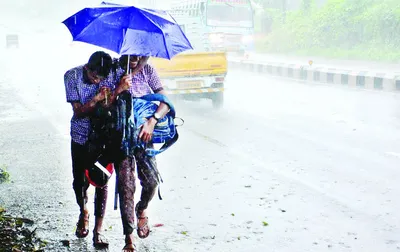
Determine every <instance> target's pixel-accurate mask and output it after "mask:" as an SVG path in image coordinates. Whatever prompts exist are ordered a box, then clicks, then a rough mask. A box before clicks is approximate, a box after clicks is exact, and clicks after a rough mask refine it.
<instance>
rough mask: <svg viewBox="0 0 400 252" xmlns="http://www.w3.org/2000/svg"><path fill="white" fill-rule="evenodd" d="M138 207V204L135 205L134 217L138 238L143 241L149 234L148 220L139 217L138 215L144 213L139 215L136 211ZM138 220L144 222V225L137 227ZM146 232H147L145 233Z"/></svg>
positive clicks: (145, 217)
mask: <svg viewBox="0 0 400 252" xmlns="http://www.w3.org/2000/svg"><path fill="white" fill-rule="evenodd" d="M138 206H139V204H137V205H136V209H135V210H136V217H137V228H136V230H137V235H138V236H139V238H141V239H144V238H147V237H148V236H149V234H150V227H149V225H148V223H149V221H148V220H149V218H148V217H147V216H144V217H143V216H140V214H143V212H144V211H141V213H140V214H139V211H138ZM140 220H145V222H144V224H142V225H140V226H139V223H140ZM146 230H147V232H146Z"/></svg>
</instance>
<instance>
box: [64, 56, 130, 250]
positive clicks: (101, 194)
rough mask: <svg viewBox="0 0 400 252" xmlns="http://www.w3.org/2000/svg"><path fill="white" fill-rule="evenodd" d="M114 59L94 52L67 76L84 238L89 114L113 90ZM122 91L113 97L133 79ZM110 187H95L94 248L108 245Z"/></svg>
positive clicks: (80, 230) (79, 231) (79, 230)
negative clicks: (106, 222) (104, 228)
mask: <svg viewBox="0 0 400 252" xmlns="http://www.w3.org/2000/svg"><path fill="white" fill-rule="evenodd" d="M112 67H113V62H112V58H111V56H110V55H109V54H107V53H105V52H103V51H97V52H95V53H93V54H92V55H91V56H90V58H89V61H88V63H87V64H85V65H82V66H78V67H75V68H72V69H70V70H68V71H67V72H66V73H65V75H64V84H65V91H66V99H67V102H68V103H71V105H72V109H73V116H72V118H71V131H70V133H71V157H72V173H73V189H74V192H75V196H76V202H77V204H78V206H79V209H80V215H79V219H78V223H77V227H76V232H75V235H76V236H77V237H79V238H84V237H86V236H87V235H88V233H89V212H88V209H87V206H86V204H87V201H88V196H87V189H88V187H89V182H88V181H87V179H86V178H85V169H87V168H88V167H90V166H91V165H92V163H91V162H92V161H93V160H90V159H89V158H88V157H89V148H88V137H89V132H90V114H91V112H93V110H94V108H95V106H96V104H97V103H98V102H101V101H103V100H104V99H105V95H104V93H103V92H99V90H100V88H102V87H108V88H110V90H113V89H114V83H113V81H112V79H111V77H110V76H111V75H110V72H111V69H112ZM119 84H120V86H121V87H120V88H119V89H117V90H115V93H114V95H117V94H118V93H119V92H122V91H123V90H122V87H123V86H129V85H130V79H129V78H127V77H125V78H122V79H121V82H120V83H119ZM107 192H108V187H107V185H105V186H104V187H102V188H100V187H96V192H95V199H94V215H95V226H94V229H93V245H94V246H95V247H107V246H108V242H107V241H106V239H105V238H104V236H103V235H101V230H102V224H103V218H104V214H105V209H106V204H107Z"/></svg>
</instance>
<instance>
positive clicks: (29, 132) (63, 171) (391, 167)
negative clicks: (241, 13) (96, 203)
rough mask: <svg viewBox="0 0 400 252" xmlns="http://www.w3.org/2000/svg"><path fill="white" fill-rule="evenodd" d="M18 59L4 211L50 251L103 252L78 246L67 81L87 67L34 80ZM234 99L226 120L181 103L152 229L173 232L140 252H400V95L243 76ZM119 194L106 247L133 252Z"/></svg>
mask: <svg viewBox="0 0 400 252" xmlns="http://www.w3.org/2000/svg"><path fill="white" fill-rule="evenodd" d="M29 53H30V56H31V57H34V54H35V52H29ZM36 54H37V55H38V56H40V53H39V52H36ZM12 55H13V56H14V59H13V60H10V61H7V64H6V65H5V64H4V62H2V67H3V69H6V73H7V74H8V75H9V76H8V77H12V78H11V79H10V78H6V77H5V78H3V79H2V80H0V89H1V92H0V107H1V109H0V113H1V120H0V134H1V136H2V137H1V142H0V145H1V147H2V148H1V149H0V157H1V160H0V164H6V165H7V166H8V169H9V171H10V173H11V177H12V180H13V183H12V184H9V185H1V186H0V188H1V189H0V205H5V206H6V207H7V208H8V209H9V210H12V211H15V212H17V213H19V214H21V215H22V214H23V215H24V216H25V217H28V218H32V219H34V220H36V221H37V222H36V224H37V225H38V230H37V233H38V234H39V235H40V236H42V237H43V238H45V239H46V240H48V241H50V244H49V247H50V248H51V249H50V250H49V251H94V249H93V248H92V245H91V234H90V235H89V237H88V238H87V239H85V240H79V239H77V238H75V237H74V227H75V222H76V220H77V217H78V210H77V207H76V205H75V199H74V195H73V191H72V187H71V183H72V173H71V168H70V167H71V163H70V158H69V157H70V154H69V135H68V132H69V130H68V123H69V119H70V116H71V110H70V106H69V105H68V104H66V103H65V102H64V100H65V99H64V87H63V83H62V81H63V80H62V74H63V73H64V72H65V70H66V68H67V67H69V66H70V65H71V64H72V63H75V62H70V61H68V60H67V59H68V58H63V59H65V60H63V61H61V60H60V61H58V62H57V63H58V64H56V62H54V58H53V57H52V55H51V54H49V55H47V56H43V55H42V60H43V61H41V64H35V65H31V67H30V68H27V69H24V70H23V71H22V70H21V68H18V66H19V65H20V63H21V62H24V61H23V59H24V55H20V54H18V53H16V54H12ZM65 55H66V53H65V52H63V53H60V56H65ZM52 60H53V61H52ZM41 69H51V70H52V71H51V72H48V73H46V74H43V73H42V72H41V71H40V70H41ZM227 88H228V89H227V91H226V103H225V108H224V109H222V110H221V111H213V110H212V108H211V104H210V103H209V102H208V101H202V102H182V103H179V104H178V116H180V117H183V118H184V119H185V125H184V127H182V128H180V129H179V130H180V131H179V132H180V141H179V142H178V143H177V144H176V145H175V146H174V147H172V148H171V149H170V150H169V151H167V152H166V153H163V154H161V155H160V156H159V158H158V161H159V167H160V172H161V174H162V176H163V178H164V184H162V185H161V190H162V194H163V198H164V200H163V201H159V200H158V198H155V199H154V200H153V201H152V203H151V206H150V211H149V214H150V216H149V217H150V222H151V224H152V225H154V224H156V223H162V224H164V226H163V227H158V228H156V227H154V228H153V232H152V233H151V235H150V237H149V238H148V239H146V240H140V241H138V249H139V251H201V252H203V251H215V252H225V251H226V252H228V251H257V252H258V251H260V252H261V251H279V252H281V251H283V252H286V251H287V252H289V251H290V252H292V251H338V252H339V251H340V252H342V251H352V252H353V251H363V252H364V251H366V252H370V251H371V252H373V251H399V250H400V241H399V238H398V237H399V234H400V228H399V224H400V214H399V213H398V211H396V210H397V209H398V208H399V207H400V199H399V197H398V195H399V192H400V184H399V183H398V179H399V178H400V176H399V175H400V172H399V171H398V164H399V161H400V141H399V138H400V137H399V134H398V130H399V128H400V111H399V108H400V106H399V105H400V101H399V94H397V93H388V92H372V91H365V90H358V89H350V88H347V87H339V86H329V85H316V84H305V83H300V82H287V81H282V80H280V79H277V78H272V77H266V76H260V75H256V74H254V73H246V72H238V71H230V72H229V75H228V80H227ZM15 94H18V96H15ZM113 181H114V180H113V179H112V180H111V182H113ZM110 188H111V191H110V196H109V202H108V212H107V216H106V219H105V225H104V227H105V228H106V229H107V231H106V232H105V235H106V236H107V237H108V238H109V240H110V242H111V244H110V249H109V251H120V249H121V248H122V247H123V236H122V225H121V222H120V218H119V211H114V210H113V188H114V186H113V183H111V185H110ZM139 191H140V190H138V191H137V196H139ZM90 195H91V196H93V190H91V194H90ZM91 202H92V201H91ZM89 206H90V209H91V212H92V213H93V211H92V209H93V205H92V204H90V205H89ZM90 220H91V223H90V229H92V228H93V218H91V219H90ZM267 223H268V225H266V224H267ZM64 239H67V240H70V241H71V248H70V249H66V248H63V247H62V246H60V242H59V241H60V240H64Z"/></svg>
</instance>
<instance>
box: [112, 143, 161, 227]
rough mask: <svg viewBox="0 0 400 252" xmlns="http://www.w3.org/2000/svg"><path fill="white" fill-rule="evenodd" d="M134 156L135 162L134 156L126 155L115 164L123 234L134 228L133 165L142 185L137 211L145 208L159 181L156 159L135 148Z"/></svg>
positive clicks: (134, 186)
mask: <svg viewBox="0 0 400 252" xmlns="http://www.w3.org/2000/svg"><path fill="white" fill-rule="evenodd" d="M134 157H135V158H136V164H135V158H133V157H126V158H125V159H123V160H122V161H121V162H119V163H118V164H116V165H115V169H116V172H118V192H119V202H120V211H121V218H122V225H123V231H124V235H129V234H132V232H133V230H134V229H135V202H134V195H135V191H136V181H135V166H136V165H137V173H138V178H139V180H140V185H141V186H142V193H141V197H140V201H139V202H138V206H137V210H138V211H143V210H145V209H147V206H148V204H149V202H150V201H151V200H152V199H153V197H154V194H155V192H156V188H157V185H158V183H159V180H158V174H157V163H156V159H155V158H154V157H149V156H147V155H146V154H145V152H144V151H143V149H136V150H135V152H134Z"/></svg>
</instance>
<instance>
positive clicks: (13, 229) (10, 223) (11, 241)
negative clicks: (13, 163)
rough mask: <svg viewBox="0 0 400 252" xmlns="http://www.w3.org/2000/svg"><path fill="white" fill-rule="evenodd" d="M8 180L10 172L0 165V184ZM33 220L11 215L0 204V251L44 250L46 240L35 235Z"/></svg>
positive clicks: (27, 251)
mask: <svg viewBox="0 0 400 252" xmlns="http://www.w3.org/2000/svg"><path fill="white" fill-rule="evenodd" d="M8 182H10V174H9V173H8V172H7V167H6V166H5V165H1V166H0V184H1V183H8ZM33 224H34V223H33V221H32V220H29V219H26V218H19V217H13V216H12V215H11V214H9V213H7V211H6V210H5V209H4V208H2V207H1V206H0V251H4V252H9V251H10V252H19V251H24V252H25V251H26V252H31V251H36V252H39V251H44V250H43V249H44V248H45V247H46V242H45V241H42V240H41V239H39V238H37V237H36V228H34V227H33Z"/></svg>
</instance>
